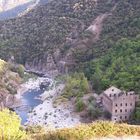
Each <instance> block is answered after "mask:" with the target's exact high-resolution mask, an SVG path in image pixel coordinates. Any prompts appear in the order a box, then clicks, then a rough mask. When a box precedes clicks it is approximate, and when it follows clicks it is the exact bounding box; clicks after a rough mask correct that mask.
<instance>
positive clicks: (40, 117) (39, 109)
mask: <svg viewBox="0 0 140 140" xmlns="http://www.w3.org/2000/svg"><path fill="white" fill-rule="evenodd" d="M44 81H49V83H50V84H49V86H48V88H47V89H45V91H41V90H40V84H41V83H42V82H44ZM64 86H65V85H64V84H56V81H54V80H52V79H48V78H43V77H42V78H41V77H39V78H37V79H30V80H29V81H28V82H26V83H24V84H23V85H22V86H21V87H22V92H21V93H22V94H21V93H19V94H18V95H17V96H19V97H20V98H21V100H22V105H21V106H20V107H19V108H18V109H17V113H18V114H19V115H20V117H21V118H22V119H23V120H24V121H22V122H23V123H24V124H25V125H41V126H51V127H54V128H64V127H72V126H75V125H77V124H79V123H80V116H79V115H78V114H76V113H75V112H74V109H73V106H72V105H71V104H68V103H67V104H66V103H65V104H64V103H61V104H59V105H54V101H55V100H56V98H57V97H58V96H59V95H60V94H61V93H62V90H63V88H64ZM23 91H24V94H25V95H26V96H25V95H24V94H23ZM36 102H37V104H36ZM26 105H27V106H28V107H26ZM24 108H25V110H24Z"/></svg>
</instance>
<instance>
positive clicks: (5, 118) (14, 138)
mask: <svg viewBox="0 0 140 140" xmlns="http://www.w3.org/2000/svg"><path fill="white" fill-rule="evenodd" d="M20 122H21V121H20V118H19V117H18V115H16V113H15V112H11V111H9V110H7V109H5V110H3V111H0V140H23V139H24V138H25V137H26V133H25V131H24V130H22V129H21V125H20Z"/></svg>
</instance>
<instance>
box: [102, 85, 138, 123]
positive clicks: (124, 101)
mask: <svg viewBox="0 0 140 140" xmlns="http://www.w3.org/2000/svg"><path fill="white" fill-rule="evenodd" d="M137 101H139V96H138V95H136V94H135V93H134V92H133V91H132V92H125V91H121V90H120V89H118V88H116V87H113V86H112V87H110V88H109V89H107V90H105V91H104V92H103V94H102V104H103V106H104V108H105V110H107V111H108V112H109V113H110V114H111V120H112V121H126V120H128V119H129V118H130V115H131V114H132V113H133V111H134V109H135V104H136V102H137Z"/></svg>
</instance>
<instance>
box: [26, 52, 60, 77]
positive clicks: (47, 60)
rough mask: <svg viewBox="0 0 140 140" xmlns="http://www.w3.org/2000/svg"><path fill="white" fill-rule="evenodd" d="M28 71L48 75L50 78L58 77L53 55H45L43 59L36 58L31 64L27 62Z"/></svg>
mask: <svg viewBox="0 0 140 140" xmlns="http://www.w3.org/2000/svg"><path fill="white" fill-rule="evenodd" d="M25 67H26V69H27V70H29V71H31V72H35V73H42V74H47V75H50V76H56V75H58V73H59V72H58V69H57V64H56V63H55V60H54V58H53V56H52V55H51V54H48V55H44V56H43V58H42V59H39V58H35V59H34V60H33V61H31V62H28V61H27V62H26V64H25Z"/></svg>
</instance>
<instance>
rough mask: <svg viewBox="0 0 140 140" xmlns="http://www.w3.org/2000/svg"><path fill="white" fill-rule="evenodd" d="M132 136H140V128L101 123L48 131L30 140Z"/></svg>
mask: <svg viewBox="0 0 140 140" xmlns="http://www.w3.org/2000/svg"><path fill="white" fill-rule="evenodd" d="M130 135H133V136H134V135H138V136H140V127H133V126H129V125H127V124H117V123H113V122H108V121H107V122H106V121H100V122H96V123H92V124H82V125H79V126H77V127H74V128H65V129H57V130H55V131H48V132H46V133H43V134H37V135H36V134H34V135H32V134H31V135H30V136H31V138H30V140H90V139H93V138H98V137H107V136H113V137H114V136H130ZM28 140H29V139H28Z"/></svg>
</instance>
